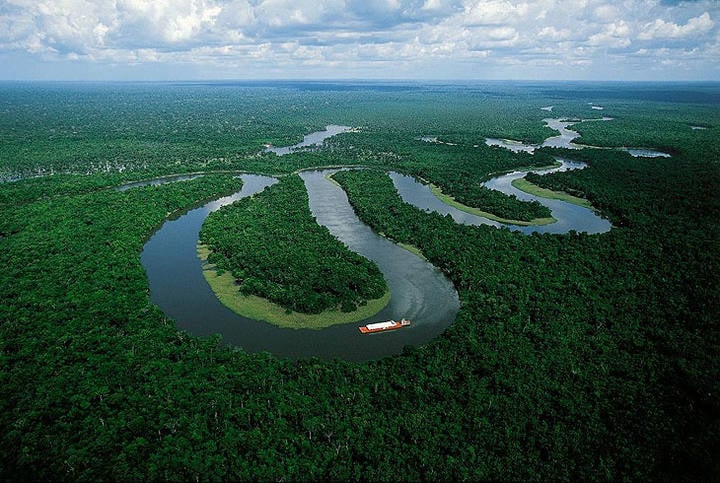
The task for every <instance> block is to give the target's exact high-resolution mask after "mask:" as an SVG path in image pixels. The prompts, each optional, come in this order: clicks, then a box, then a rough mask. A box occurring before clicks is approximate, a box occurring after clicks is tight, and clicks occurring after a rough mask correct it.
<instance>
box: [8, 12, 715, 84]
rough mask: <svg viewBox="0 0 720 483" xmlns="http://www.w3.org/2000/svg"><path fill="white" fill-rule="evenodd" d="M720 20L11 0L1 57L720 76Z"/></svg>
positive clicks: (681, 15) (210, 68) (692, 15)
mask: <svg viewBox="0 0 720 483" xmlns="http://www.w3.org/2000/svg"><path fill="white" fill-rule="evenodd" d="M719 14H720V7H719V6H718V2H717V1H716V0H697V1H692V2H688V1H685V2H676V1H669V0H626V1H623V2H616V1H613V0H532V1H531V0H484V1H481V0H40V1H38V0H4V1H3V2H2V3H0V55H2V54H3V53H9V52H12V53H14V54H21V55H25V56H28V57H29V58H40V59H44V60H47V61H50V60H55V61H56V62H61V61H63V59H70V60H73V61H74V62H95V63H115V64H122V63H132V64H143V63H146V62H152V63H155V64H162V63H168V64H170V63H178V62H180V63H183V64H184V65H189V64H193V65H198V66H200V68H202V66H205V68H206V69H207V72H208V74H207V76H209V77H211V76H212V74H213V72H216V71H215V70H214V69H215V68H216V67H217V66H218V65H219V64H222V65H224V66H236V67H238V66H245V67H252V66H259V67H263V66H264V67H267V66H268V65H272V64H273V63H274V64H277V65H287V66H292V67H298V68H302V67H303V66H309V65H312V66H313V67H314V68H317V69H319V70H315V71H312V70H310V71H308V72H323V73H325V72H333V68H336V67H338V66H352V65H358V64H362V65H364V66H368V67H372V65H373V63H376V64H377V66H378V72H379V73H380V74H382V73H384V72H387V71H386V70H385V64H386V63H387V62H391V61H393V60H397V59H402V61H403V62H404V63H405V64H406V65H407V66H408V69H409V70H408V71H407V72H410V73H412V72H413V70H412V66H415V69H416V70H415V71H414V72H417V73H419V74H425V75H427V69H426V65H427V62H426V61H427V60H428V59H435V60H437V61H438V62H440V61H445V62H447V65H448V66H449V67H448V71H452V72H459V71H460V70H461V69H460V67H461V66H467V65H473V63H475V62H480V63H482V65H483V66H489V65H491V64H493V63H494V64H495V65H498V66H508V65H522V66H524V70H523V71H522V72H527V71H528V69H529V68H532V67H538V68H543V67H547V66H556V67H557V66H567V68H568V69H567V70H566V72H568V73H572V72H573V71H572V68H574V67H577V66H581V67H583V66H586V67H587V66H589V67H588V68H592V66H594V65H601V64H602V65H603V66H604V65H605V63H606V62H607V59H608V55H612V56H613V57H612V58H613V59H615V61H616V62H618V63H622V62H624V61H627V64H628V65H631V66H638V65H640V64H639V62H647V63H648V64H650V63H651V62H653V60H656V61H658V62H661V61H667V60H668V59H671V60H672V59H673V57H674V56H677V57H678V58H682V62H683V65H686V66H688V68H692V65H693V59H697V62H698V63H700V62H703V63H704V64H705V65H706V66H707V65H708V63H709V64H711V65H712V66H714V68H715V70H716V71H717V70H720V66H718V59H717V57H715V58H713V55H712V53H713V52H717V51H718V50H719V49H720V47H718V44H719V43H720V33H719V32H718V27H717V23H716V21H715V19H716V18H717V17H718V15H719ZM660 43H662V45H659V44H660ZM668 45H669V46H668ZM660 48H665V49H669V51H668V52H664V53H661V51H660ZM638 52H644V54H642V55H639V54H638ZM450 63H455V64H453V65H455V67H454V68H452V69H451V68H450ZM458 66H460V67H458ZM323 68H325V70H322V69H323ZM583 68H584V67H583ZM453 69H454V70H453ZM337 72H340V71H337ZM503 72H513V71H511V70H508V71H503ZM518 72H520V71H518ZM546 72H550V73H555V74H554V75H557V74H556V73H557V72H558V71H557V70H547V71H546ZM339 76H342V73H339Z"/></svg>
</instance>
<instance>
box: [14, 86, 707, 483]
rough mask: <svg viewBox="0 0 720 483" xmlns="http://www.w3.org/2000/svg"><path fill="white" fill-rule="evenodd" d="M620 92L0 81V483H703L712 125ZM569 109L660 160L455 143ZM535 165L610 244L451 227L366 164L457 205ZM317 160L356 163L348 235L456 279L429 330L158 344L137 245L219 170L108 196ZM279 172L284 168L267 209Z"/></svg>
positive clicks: (670, 101)
mask: <svg viewBox="0 0 720 483" xmlns="http://www.w3.org/2000/svg"><path fill="white" fill-rule="evenodd" d="M626 89H629V88H628V87H627V86H625V85H622V84H620V85H614V84H612V85H603V86H601V88H600V87H598V86H596V85H594V84H588V85H582V84H581V85H577V84H574V85H565V84H552V85H548V86H543V85H535V84H533V85H525V84H517V85H516V84H510V85H500V84H489V85H480V84H478V85H465V86H447V85H442V86H441V85H430V86H419V85H417V84H411V85H407V86H405V87H403V88H399V89H398V88H396V89H391V90H386V89H381V88H377V89H376V88H373V85H371V84H370V85H361V86H360V87H359V88H358V87H357V86H354V87H353V89H347V90H344V89H343V84H337V85H336V86H335V87H334V88H333V89H325V90H324V89H318V88H312V89H310V88H306V86H305V85H304V84H298V85H285V84H282V85H280V84H278V85H275V84H269V85H265V84H257V85H255V84H253V85H235V84H227V83H221V84H210V85H193V84H179V85H173V84H167V85H162V86H160V85H153V84H149V85H148V84H142V85H135V84H127V85H125V84H108V85H83V84H68V85H57V84H12V83H11V84H0V110H2V112H3V116H0V143H2V149H1V150H0V172H2V177H3V178H4V179H6V180H9V179H16V178H22V179H19V180H17V181H12V182H4V183H2V184H0V211H1V213H2V216H0V266H2V267H3V270H2V271H0V394H1V397H0V428H1V429H2V431H1V433H0V434H1V435H2V436H0V438H1V439H0V445H1V447H2V451H0V475H2V476H3V478H5V479H15V480H25V479H30V480H38V479H48V480H60V479H72V480H77V479H91V480H98V479H102V480H104V479H117V480H148V479H176V480H191V479H192V480H199V479H231V480H249V479H267V480H269V479H274V480H278V479H284V480H315V479H321V478H325V479H368V480H386V481H391V480H392V481H396V480H419V479H432V480H478V479H669V480H670V479H671V480H675V479H713V478H716V477H717V475H718V474H719V473H720V466H718V459H717V457H716V455H717V454H718V452H719V451H720V448H719V445H720V443H719V442H720V398H719V397H718V394H720V357H719V356H720V354H718V347H719V346H720V329H719V328H718V320H720V307H719V306H718V305H719V304H720V283H718V282H719V280H718V278H719V276H718V274H720V266H719V265H720V260H719V257H718V252H717V247H718V246H719V245H720V243H719V242H720V224H719V223H718V220H720V197H718V195H717V186H718V185H720V169H719V165H718V162H719V161H720V142H719V141H718V139H720V136H719V134H720V110H718V105H717V104H711V103H706V104H698V103H694V101H692V99H694V98H693V97H692V96H689V95H687V92H688V91H692V90H693V89H704V90H707V89H711V90H712V89H715V90H716V91H717V90H718V89H720V86H717V85H713V86H709V87H708V86H705V85H692V84H691V85H675V84H672V85H668V86H660V87H658V86H657V85H654V84H653V85H650V86H644V87H643V92H645V94H646V95H645V97H644V99H643V101H637V100H634V98H633V94H632V93H633V92H634V91H632V90H628V91H626ZM653 89H655V91H657V95H655V96H651V95H650V94H652V93H653V92H655V91H653ZM608 92H609V93H610V94H612V95H610V94H608ZM626 92H627V95H626V94H624V93H626ZM688 99H690V101H689V100H688ZM590 101H592V102H594V103H596V105H597V104H601V105H603V106H604V108H605V110H604V113H603V114H607V115H612V116H614V117H615V118H616V119H615V120H614V121H612V122H607V123H583V124H582V125H578V126H576V127H577V129H578V131H579V132H581V134H582V138H581V139H580V141H581V142H585V143H588V144H595V145H602V146H640V147H648V148H656V149H661V150H664V151H666V152H669V153H671V154H672V158H647V159H646V158H635V157H632V156H630V155H629V154H628V153H623V152H618V151H613V150H582V151H575V150H573V151H563V150H550V149H542V150H540V151H539V152H537V153H535V154H534V155H529V154H523V153H518V154H514V153H510V152H507V151H505V150H502V148H490V147H488V146H485V145H484V143H483V140H484V138H485V137H500V138H510V139H517V140H522V141H526V142H533V143H539V142H541V141H542V140H543V139H544V138H546V137H548V136H550V135H553V132H552V131H551V130H549V129H547V128H545V127H544V124H543V122H542V119H543V118H544V117H547V115H548V113H547V112H546V111H542V110H540V107H543V106H548V105H553V106H554V108H553V114H552V115H553V116H569V117H577V118H583V117H590V116H592V115H594V113H593V111H592V110H591V109H590V107H589V105H588V102H590ZM595 114H596V113H595ZM331 123H337V124H345V125H351V126H357V127H359V128H361V129H360V132H356V133H346V134H342V135H339V136H337V137H334V138H332V139H330V140H328V142H326V145H325V147H324V148H322V149H319V150H316V151H309V152H303V153H295V154H291V155H288V156H284V157H282V158H279V157H277V156H274V155H270V154H263V153H262V146H263V144H265V143H272V144H274V145H283V144H292V143H296V142H298V141H300V140H301V139H302V135H303V134H306V133H308V132H310V131H314V130H317V129H321V128H322V127H323V126H324V125H326V124H331ZM697 128H703V129H697ZM425 135H433V136H437V137H438V138H439V139H441V140H443V141H445V142H448V143H450V144H436V143H427V142H424V141H421V140H419V138H420V137H422V136H425ZM475 146H477V147H475ZM559 155H562V156H567V157H572V158H573V159H578V160H583V161H585V162H587V163H588V164H589V167H588V168H587V169H585V170H582V171H572V172H567V173H556V174H552V175H547V176H536V177H531V180H532V182H533V183H535V184H538V185H540V186H542V187H546V188H551V189H554V190H564V191H568V192H570V193H573V194H577V195H579V196H582V197H584V198H587V199H589V200H590V201H591V202H592V204H593V206H595V207H596V208H598V209H599V210H601V212H602V213H603V214H604V215H606V216H608V217H609V218H610V220H611V222H612V224H613V229H612V230H611V231H610V232H608V233H605V234H602V235H585V234H578V233H570V234H568V235H531V236H525V235H523V234H520V233H514V232H510V231H509V230H506V229H496V228H492V227H487V226H481V227H468V226H462V225H457V224H455V223H454V222H453V221H452V219H450V218H449V217H442V216H440V215H437V214H434V213H426V212H424V211H422V210H418V209H415V208H413V207H411V206H409V205H407V204H404V203H403V202H402V201H401V200H400V198H399V197H398V195H397V193H396V191H395V189H394V187H393V185H392V182H391V181H390V179H389V178H388V177H387V175H386V174H385V173H386V171H387V170H395V171H399V172H402V173H406V174H412V175H415V176H418V177H422V178H424V179H426V180H428V181H430V182H433V183H434V184H436V185H438V186H440V187H441V188H442V189H443V191H445V192H446V193H449V194H451V195H453V196H455V197H456V198H457V199H462V200H463V202H466V203H467V204H471V205H472V204H473V203H472V200H476V199H477V200H480V199H481V195H479V196H478V197H477V198H473V197H472V196H475V195H471V194H469V193H471V192H474V191H475V190H477V192H481V191H480V190H482V189H484V188H482V186H481V182H482V181H483V180H485V179H487V178H488V177H490V176H491V175H492V173H494V172H500V171H505V170H508V169H512V168H515V167H519V166H528V165H546V164H548V163H549V162H552V160H553V157H554V156H559ZM324 165H363V166H370V167H375V168H379V169H375V170H357V171H351V172H343V173H339V174H337V175H336V176H335V178H336V179H337V180H338V181H339V182H341V184H342V186H343V187H344V189H345V190H346V191H347V193H348V196H349V199H350V202H351V203H352V204H353V206H354V207H355V209H356V212H357V214H358V215H359V216H360V217H361V219H362V220H363V221H364V222H365V223H367V224H368V225H370V226H371V227H373V228H374V229H375V230H376V231H377V232H382V233H384V234H385V236H387V237H389V238H391V239H393V240H395V241H397V242H403V243H407V244H411V245H414V246H416V247H418V248H419V249H420V250H421V251H422V253H423V254H424V255H425V256H426V257H427V258H428V259H429V260H430V261H431V262H432V263H433V264H434V265H436V266H437V267H439V268H440V269H441V270H443V271H444V272H445V274H446V275H447V276H448V277H449V278H450V279H451V280H452V282H453V283H454V285H455V286H456V288H457V289H458V292H459V294H460V298H461V302H462V307H461V310H460V312H459V314H458V316H457V319H456V320H455V322H454V323H453V324H452V325H451V326H450V327H449V328H448V329H447V330H446V331H445V333H443V334H442V335H441V336H440V337H438V338H437V339H435V340H433V341H431V342H429V343H427V344H424V345H422V346H419V347H407V348H406V349H405V350H404V351H403V352H402V353H401V354H398V355H396V356H393V357H387V358H384V359H381V360H376V361H371V362H367V363H351V362H347V361H343V360H337V359H334V360H325V359H320V358H310V359H298V360H287V359H282V358H278V357H275V356H273V355H272V354H268V353H246V352H244V351H242V350H237V349H236V348H233V347H228V346H225V345H224V344H223V343H222V339H221V337H220V336H216V337H210V338H198V337H194V336H192V335H190V334H188V333H186V332H183V331H180V330H177V329H176V327H175V325H174V323H173V321H172V320H169V319H168V318H167V317H166V316H165V315H164V314H163V313H162V312H161V311H160V310H159V309H158V308H157V307H156V306H154V305H153V304H152V303H151V301H150V296H149V286H148V280H147V277H146V276H145V273H144V271H143V268H142V265H141V264H140V252H141V250H142V248H143V244H144V242H145V241H146V240H147V238H148V237H149V236H150V235H151V234H152V232H153V230H154V229H155V228H157V227H158V226H160V225H161V223H162V222H163V221H164V220H165V219H167V218H168V217H170V216H172V215H173V214H174V213H178V212H179V211H181V210H184V209H187V208H189V207H191V206H193V205H194V204H195V203H197V202H199V201H201V200H205V199H210V198H213V197H217V196H220V195H222V194H225V193H228V192H230V191H234V190H236V189H238V187H239V181H238V180H236V179H234V178H233V177H232V176H231V175H226V174H219V173H215V174H210V173H208V174H206V175H205V176H203V177H201V178H198V179H194V180H190V181H184V182H178V183H170V184H165V185H162V186H156V187H153V186H148V187H142V188H133V189H130V190H127V191H123V192H120V191H116V190H114V189H113V187H115V186H117V185H119V184H121V183H123V182H126V181H131V180H138V179H143V178H151V177H154V176H158V175H161V174H174V173H182V172H194V171H205V172H210V171H219V170H232V171H237V170H244V171H255V172H263V173H274V174H286V173H292V172H293V171H295V170H297V169H299V168H304V167H311V166H324ZM53 173H54V174H53ZM36 175H42V176H43V177H40V178H36V179H30V178H27V177H29V176H36ZM298 183H300V181H299V180H298V179H297V178H296V177H294V176H290V177H288V178H287V179H286V180H283V182H282V183H280V185H279V186H282V188H278V189H277V190H276V191H275V194H273V192H270V195H271V197H270V199H272V196H281V195H282V194H283V193H284V190H290V188H292V187H293V184H295V185H298ZM296 188H299V185H298V186H297V187H296ZM464 193H468V194H464ZM464 196H467V198H463V197H464ZM492 196H498V195H492ZM499 196H502V195H499ZM263 199H265V201H261V200H263ZM508 199H509V198H508ZM295 201H296V202H293V203H288V204H287V205H288V206H290V207H298V209H300V207H301V206H303V202H302V200H295ZM505 201H506V200H504V202H505ZM267 202H268V201H267V198H263V197H257V199H256V200H251V201H248V202H246V203H245V204H244V205H243V204H241V205H240V206H246V207H253V206H256V205H258V206H259V205H260V204H261V203H267ZM506 203H507V205H508V206H510V205H515V204H516V203H520V202H519V201H517V200H514V201H506ZM519 206H521V207H522V206H524V205H523V204H520V205H519ZM478 207H479V208H483V206H478ZM293 209H295V208H293ZM532 209H533V208H530V210H532ZM234 211H236V208H235V207H232V208H231V209H229V210H228V213H232V212H234ZM237 211H238V212H239V211H242V210H239V209H237ZM290 211H292V210H290ZM499 214H500V215H502V214H503V213H499ZM280 215H281V214H278V213H274V212H273V213H272V214H271V215H270V216H273V217H274V216H280ZM303 216H304V215H303ZM518 216H519V215H518ZM533 216H534V215H533ZM313 243H314V242H313ZM322 243H325V242H322Z"/></svg>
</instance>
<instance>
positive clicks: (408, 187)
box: [390, 160, 612, 235]
mask: <svg viewBox="0 0 720 483" xmlns="http://www.w3.org/2000/svg"><path fill="white" fill-rule="evenodd" d="M560 161H561V163H562V164H561V166H558V167H556V168H551V169H544V170H542V169H541V170H529V171H514V172H512V173H508V174H505V175H502V176H498V177H496V178H493V179H491V180H489V181H487V182H485V183H484V185H485V186H486V187H487V188H490V189H494V190H498V191H501V192H503V193H505V194H507V195H515V196H516V197H517V198H518V199H520V200H523V201H531V200H534V201H537V202H539V203H541V204H543V205H545V206H547V207H548V208H550V211H551V212H552V216H553V217H554V218H555V219H556V220H557V222H555V223H551V224H549V225H542V226H535V225H530V226H517V225H507V224H503V223H498V222H496V221H493V220H489V219H487V218H484V217H482V216H478V215H473V214H470V213H466V212H464V211H461V210H458V209H457V208H455V207H453V206H450V205H447V204H446V203H443V202H442V201H441V200H440V199H439V198H438V197H436V196H435V195H434V194H433V193H432V191H430V187H428V186H426V185H423V184H421V183H419V182H418V181H417V180H415V178H413V177H411V176H407V175H403V174H399V173H395V172H391V173H390V178H391V179H392V180H393V184H394V185H395V188H396V189H397V190H398V193H399V194H400V197H401V198H402V199H403V201H405V202H406V203H409V204H411V205H413V206H415V207H417V208H420V209H422V210H427V211H435V212H437V213H440V214H442V215H450V216H452V218H453V219H454V220H455V222H456V223H460V224H463V225H475V226H478V225H490V226H495V227H498V228H499V227H506V228H508V229H510V230H512V231H519V232H522V233H525V234H526V235H529V234H531V233H556V234H564V233H568V232H569V231H570V230H575V231H577V232H585V233H589V234H596V233H605V232H607V231H610V228H611V227H612V225H611V224H610V222H609V221H608V220H606V219H605V218H602V217H601V216H599V215H598V214H596V213H595V212H593V211H592V210H590V209H588V208H584V207H582V206H577V205H573V204H571V203H567V202H565V201H561V200H551V199H548V198H542V197H539V196H535V195H531V194H528V193H525V192H523V191H520V190H519V189H517V188H515V187H514V186H512V184H511V183H512V181H513V180H515V179H518V178H522V177H524V176H525V174H526V173H528V172H533V173H538V174H549V173H554V172H556V171H566V170H572V169H583V168H585V167H586V166H587V165H585V164H584V163H578V162H575V161H569V160H560Z"/></svg>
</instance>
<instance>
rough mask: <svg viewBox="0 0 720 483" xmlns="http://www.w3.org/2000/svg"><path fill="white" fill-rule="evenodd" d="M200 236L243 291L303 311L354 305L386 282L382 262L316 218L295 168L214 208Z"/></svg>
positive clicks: (346, 308) (379, 290)
mask: <svg viewBox="0 0 720 483" xmlns="http://www.w3.org/2000/svg"><path fill="white" fill-rule="evenodd" d="M200 241H201V242H202V243H204V244H206V245H207V246H208V248H209V249H210V250H211V253H210V256H209V257H208V261H209V262H210V263H212V264H214V265H216V266H217V269H219V270H229V271H230V272H232V275H233V277H234V278H235V280H236V283H237V285H238V291H239V292H240V293H243V294H245V295H258V296H260V297H263V298H266V299H268V300H271V301H272V302H275V303H276V304H279V305H281V306H282V307H285V308H287V309H291V310H295V311H298V312H303V313H306V314H317V313H319V312H322V311H323V310H332V309H340V310H342V311H343V312H351V311H353V310H355V309H356V308H357V306H358V305H365V304H366V303H367V301H368V300H370V299H377V298H380V297H382V296H383V294H384V293H385V291H386V290H387V289H388V288H387V284H386V283H385V280H384V279H383V276H382V273H380V270H379V269H378V267H377V265H375V264H374V263H373V262H371V261H369V260H367V259H365V258H363V257H362V256H360V255H358V254H356V253H354V252H351V251H349V250H348V249H347V247H345V246H344V245H343V244H342V243H341V242H339V241H338V240H337V239H336V238H335V237H333V236H332V235H331V234H330V231H328V229H327V228H325V227H324V226H320V225H318V224H317V223H316V222H315V219H314V218H313V216H312V214H311V213H310V209H309V208H308V196H307V192H306V191H305V185H304V184H303V182H302V180H301V179H300V177H299V176H297V175H292V176H289V177H287V178H284V179H283V180H282V181H281V182H280V183H278V184H276V185H274V186H272V187H270V188H267V190H266V191H265V192H263V193H260V194H258V195H256V196H254V197H252V198H245V199H241V200H238V201H236V202H235V203H234V204H233V205H230V206H226V207H224V208H222V209H220V210H218V211H216V212H214V213H212V214H211V215H210V216H209V217H208V218H207V220H206V221H205V224H204V225H203V229H202V231H201V233H200Z"/></svg>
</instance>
